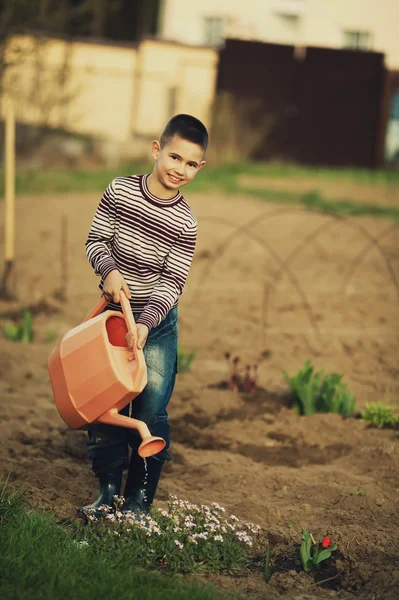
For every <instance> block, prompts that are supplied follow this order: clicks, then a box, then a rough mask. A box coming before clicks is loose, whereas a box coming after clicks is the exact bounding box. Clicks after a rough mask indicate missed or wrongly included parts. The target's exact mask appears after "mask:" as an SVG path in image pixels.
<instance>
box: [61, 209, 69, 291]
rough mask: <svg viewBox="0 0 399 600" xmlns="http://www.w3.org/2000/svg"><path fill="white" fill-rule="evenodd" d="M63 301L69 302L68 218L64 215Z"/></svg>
mask: <svg viewBox="0 0 399 600" xmlns="http://www.w3.org/2000/svg"><path fill="white" fill-rule="evenodd" d="M60 258H61V300H62V301H63V302H66V301H67V297H68V217H67V216H66V215H62V219H61V256H60Z"/></svg>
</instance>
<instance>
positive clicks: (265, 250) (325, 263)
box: [0, 193, 399, 600]
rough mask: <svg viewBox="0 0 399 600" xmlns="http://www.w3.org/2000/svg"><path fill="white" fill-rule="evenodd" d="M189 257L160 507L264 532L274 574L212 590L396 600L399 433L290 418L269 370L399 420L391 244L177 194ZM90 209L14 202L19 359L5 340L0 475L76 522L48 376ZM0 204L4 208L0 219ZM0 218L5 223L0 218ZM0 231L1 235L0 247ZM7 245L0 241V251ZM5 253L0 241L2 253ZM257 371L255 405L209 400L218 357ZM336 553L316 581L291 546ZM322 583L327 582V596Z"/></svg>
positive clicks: (340, 227) (223, 392) (83, 305)
mask: <svg viewBox="0 0 399 600" xmlns="http://www.w3.org/2000/svg"><path fill="white" fill-rule="evenodd" d="M187 198H188V199H189V200H190V203H191V204H192V206H193V208H194V210H195V212H196V213H197V216H198V219H199V242H198V248H197V251H196V256H195V260H194V263H193V268H192V271H191V274H190V277H189V281H188V284H187V287H186V292H185V294H184V296H183V298H182V300H181V306H180V338H181V343H182V345H183V348H184V349H185V350H186V351H190V350H191V349H195V350H196V358H195V360H194V362H193V365H192V368H191V370H190V371H189V372H187V373H180V374H179V376H178V381H177V384H176V388H175V392H174V395H173V398H172V401H171V404H170V410H169V414H170V419H171V425H172V447H171V454H172V458H173V460H172V461H171V463H169V464H168V465H167V467H165V474H164V476H163V478H162V479H161V483H160V487H159V491H158V495H157V499H156V504H158V505H162V503H163V502H164V501H165V500H166V499H167V497H168V495H169V494H170V493H173V494H176V495H177V496H178V497H180V498H183V499H187V500H190V501H193V502H199V503H203V504H210V503H211V502H212V501H216V502H218V503H220V504H221V505H223V506H225V507H226V509H228V510H230V511H231V512H233V513H234V514H235V515H237V516H238V517H241V518H245V519H247V520H251V521H253V522H255V523H258V524H260V525H262V526H263V527H265V528H266V530H267V532H268V538H269V541H270V543H271V545H272V554H271V572H272V577H271V579H270V581H269V583H268V584H266V583H265V582H264V579H263V575H262V568H261V563H259V564H258V565H256V564H255V565H254V567H253V569H249V570H248V571H247V572H246V573H244V574H242V575H240V576H238V577H227V576H223V577H211V578H210V579H211V580H212V581H214V582H215V583H216V584H217V585H218V586H220V587H221V588H223V589H225V590H226V591H227V592H229V591H230V592H231V593H233V592H237V591H238V592H241V593H242V595H243V597H245V598H249V599H260V598H265V599H275V598H291V599H297V600H311V599H315V598H344V599H352V598H365V599H366V598H367V599H370V600H371V599H384V600H391V599H392V600H393V599H396V598H398V597H399V550H398V548H399V527H398V525H399V518H398V509H399V460H398V459H399V439H398V437H397V434H398V432H397V431H396V432H395V431H392V430H376V429H371V428H369V427H367V425H366V424H365V423H364V422H363V421H361V420H360V419H359V418H353V419H347V420H344V419H342V418H341V417H339V416H337V415H334V414H327V415H326V414H324V415H315V416H312V417H299V416H296V415H295V414H294V413H293V411H292V409H291V408H290V399H289V394H288V390H287V385H286V383H285V380H284V378H283V374H282V372H283V370H285V371H287V372H288V373H290V374H291V373H293V372H295V371H296V370H298V369H299V368H301V367H302V366H303V365H304V363H305V361H306V360H307V359H308V358H310V359H311V360H312V361H313V363H314V365H315V367H316V368H317V369H319V368H324V369H325V370H326V372H340V373H343V374H344V381H345V382H346V383H347V384H348V386H349V388H350V390H351V391H352V392H353V393H354V394H355V395H356V397H357V411H359V410H360V409H361V408H362V407H364V405H365V403H366V402H367V401H379V400H390V401H391V402H392V403H394V404H395V405H398V404H399V397H398V392H399V367H398V356H399V351H398V350H399V331H398V323H399V307H398V295H399V288H398V278H399V233H398V230H399V228H398V225H396V224H395V223H393V222H392V221H388V220H381V219H378V220H377V219H373V218H368V217H363V218H350V219H349V218H344V219H334V218H332V217H327V216H325V215H323V214H321V213H313V212H312V213H311V212H306V211H305V210H303V209H300V208H294V207H284V208H281V207H278V206H277V205H272V204H265V203H264V202H262V201H260V200H256V199H253V198H245V197H243V198H237V197H234V198H229V197H219V196H210V195H206V196H199V195H198V196H197V195H190V194H189V193H188V194H187ZM98 200H99V195H98V194H95V193H94V194H84V195H80V194H76V193H75V194H65V195H62V196H57V197H54V196H51V195H50V196H46V197H39V196H38V197H21V198H18V201H17V223H18V233H17V239H16V246H17V259H16V265H17V266H16V272H15V277H14V289H15V292H16V294H17V297H18V300H17V301H16V302H11V303H9V302H8V303H6V302H1V303H0V315H1V320H2V321H4V320H5V319H6V318H8V317H7V315H8V316H9V315H12V313H13V312H15V313H16V314H17V313H18V310H19V308H20V307H21V306H23V305H25V306H30V307H31V310H32V312H34V329H35V332H36V337H35V341H34V343H33V344H31V345H25V344H16V343H13V342H11V341H7V340H5V339H2V340H1V351H0V370H1V382H0V386H1V398H2V401H1V405H0V439H1V444H0V461H1V462H0V464H1V472H2V473H3V474H5V473H7V472H8V471H11V481H12V482H13V483H18V484H28V486H29V490H28V493H27V495H28V498H29V499H30V501H31V502H33V503H34V504H36V505H38V506H40V507H45V508H49V509H53V510H55V511H56V512H57V514H58V515H59V517H60V518H75V512H76V509H77V507H79V506H81V505H82V504H83V503H87V502H88V501H92V500H94V499H95V497H96V495H97V481H96V479H95V478H94V476H93V475H92V473H91V468H90V463H89V461H88V460H87V458H86V447H85V442H86V434H85V432H82V431H73V430H70V429H68V428H67V426H66V425H65V424H64V423H63V421H62V420H61V418H60V417H59V416H58V413H57V411H56V408H55V406H54V402H53V397H52V391H51V387H50V383H49V377H48V372H47V357H48V354H49V352H50V351H51V349H52V346H53V345H54V344H53V343H48V342H47V341H46V340H47V339H48V337H49V336H50V337H51V336H54V335H55V336H56V338H57V339H59V338H60V337H61V336H62V335H63V334H64V333H65V332H66V331H68V329H70V328H72V327H73V326H75V325H76V324H78V323H79V322H80V320H81V319H82V318H83V317H84V316H85V314H86V313H87V312H88V310H89V309H90V308H91V307H92V305H94V304H95V302H96V300H97V298H98V291H97V283H98V280H97V278H96V277H95V276H94V274H93V273H92V272H91V269H90V267H89V265H88V263H87V261H86V258H85V254H84V241H85V237H86V234H87V231H88V228H89V226H90V222H91V219H92V216H93V213H94V210H95V208H96V205H97V202H98ZM2 203H3V201H2ZM1 214H2V215H3V214H4V211H3V207H2V209H1ZM63 215H66V216H67V218H68V252H67V256H68V266H67V273H68V279H67V290H66V291H67V302H64V303H61V302H60V301H59V300H58V299H57V296H58V295H59V290H60V287H61V279H60V264H61V262H60V252H61V246H60V237H61V236H60V232H61V218H62V216H63ZM1 231H3V230H1ZM1 235H3V233H1ZM1 243H2V244H4V240H3V239H2V240H1ZM227 351H228V352H230V353H231V354H232V355H233V356H235V355H238V356H240V364H241V365H243V366H244V365H245V364H247V363H248V364H252V365H253V364H255V363H257V364H259V388H258V390H257V392H256V393H255V394H253V395H248V394H241V393H236V392H233V391H230V390H227V389H223V386H222V385H221V384H222V383H223V382H224V381H225V380H226V377H227V376H228V368H227V364H226V360H225V358H224V353H225V352H227ZM302 527H303V528H304V529H306V530H307V531H310V532H312V534H313V535H314V537H315V538H317V539H321V538H322V537H323V536H325V535H329V536H330V537H331V538H333V540H334V541H336V542H337V543H338V547H339V550H338V551H337V553H336V554H335V558H334V560H333V561H332V562H331V563H330V566H329V567H326V568H324V569H322V570H321V572H320V574H319V577H318V579H317V578H315V577H314V576H313V575H309V574H307V573H304V572H303V571H302V570H301V568H300V565H299V563H298V557H299V553H298V547H299V544H300V540H301V528H302ZM323 580H327V581H324V583H323Z"/></svg>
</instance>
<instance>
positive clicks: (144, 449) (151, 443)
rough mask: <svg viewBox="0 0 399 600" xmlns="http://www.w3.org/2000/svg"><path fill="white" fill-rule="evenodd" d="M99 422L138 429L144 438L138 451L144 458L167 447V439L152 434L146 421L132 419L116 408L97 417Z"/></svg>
mask: <svg viewBox="0 0 399 600" xmlns="http://www.w3.org/2000/svg"><path fill="white" fill-rule="evenodd" d="M97 422H99V423H106V424H107V425H116V426H119V427H127V428H128V429H137V431H138V432H139V434H140V436H141V439H142V442H141V444H140V447H139V449H138V453H139V455H140V456H141V457H143V458H148V457H150V456H154V454H158V452H160V451H161V450H163V449H164V448H165V445H166V442H165V440H164V439H163V438H161V437H155V436H153V435H151V433H150V430H149V429H148V427H147V425H146V424H145V423H144V421H139V420H138V419H132V418H131V417H125V416H123V415H120V414H119V412H118V410H117V409H116V408H110V409H109V410H107V411H106V412H105V413H103V414H102V415H101V416H100V417H98V418H97Z"/></svg>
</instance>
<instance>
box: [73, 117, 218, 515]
mask: <svg viewBox="0 0 399 600" xmlns="http://www.w3.org/2000/svg"><path fill="white" fill-rule="evenodd" d="M207 145H208V132H207V130H206V128H205V126H204V125H203V124H202V123H201V121H199V120H198V119H196V118H195V117H192V116H190V115H185V114H180V115H176V116H175V117H173V118H172V119H171V120H170V121H169V122H168V123H167V125H166V127H165V129H164V131H163V133H162V135H161V137H160V140H159V141H153V142H152V157H153V159H154V161H155V162H154V168H153V171H152V173H151V174H150V175H134V176H128V177H119V178H117V179H115V180H114V181H112V182H111V183H110V185H109V186H108V188H107V189H106V191H105V192H104V195H103V197H102V200H101V202H100V204H99V206H98V208H97V211H96V213H95V216H94V220H93V223H92V226H91V229H90V232H89V236H88V239H87V242H86V252H87V257H88V259H89V262H90V264H91V265H92V267H93V269H94V271H95V273H96V274H97V275H99V276H101V283H100V289H101V290H102V293H103V295H104V296H105V298H106V299H107V300H108V301H109V304H108V307H107V308H110V309H112V310H120V304H119V294H120V291H121V290H123V291H124V292H125V293H126V295H127V297H128V298H129V299H130V303H131V306H132V310H133V314H134V317H135V320H136V323H137V346H138V348H143V351H144V356H145V360H146V364H147V375H148V383H147V385H146V387H145V388H144V390H143V392H142V393H141V394H140V395H139V396H137V397H136V398H135V400H134V401H133V402H132V403H131V404H130V405H129V406H127V407H126V408H125V409H124V410H123V411H121V412H122V414H125V415H128V416H131V417H133V418H135V419H140V420H142V421H144V422H145V423H146V424H147V425H148V427H149V430H150V432H151V434H152V435H154V436H159V437H162V438H163V439H164V440H165V441H166V446H165V448H164V449H163V450H162V451H161V452H159V453H158V454H157V455H155V456H153V457H151V458H148V459H147V470H146V469H145V463H144V460H143V459H142V458H141V457H140V456H139V455H138V453H137V449H138V447H139V445H140V442H141V440H140V437H139V435H138V433H137V432H136V431H135V430H130V429H125V428H122V427H114V426H107V425H99V426H95V427H93V428H92V429H91V430H90V431H89V441H88V449H89V458H91V459H92V461H93V471H94V473H95V474H96V475H97V476H98V478H99V480H100V496H99V498H98V499H97V500H96V501H95V502H94V503H93V504H91V505H90V506H85V507H83V508H81V509H80V511H79V512H80V514H81V516H85V515H86V511H87V509H91V510H90V514H94V515H95V516H98V515H99V514H100V512H101V511H100V510H99V507H100V506H101V505H104V504H105V505H108V506H112V504H113V496H114V494H116V495H120V488H121V480H122V472H123V468H124V465H125V464H126V463H127V460H128V445H129V446H130V447H131V449H132V452H131V459H130V464H129V472H128V477H127V481H126V486H125V490H124V493H123V495H124V497H125V503H124V505H123V510H124V511H133V512H136V511H138V510H144V511H148V509H149V507H150V506H151V504H152V501H153V499H154V495H155V492H156V489H157V486H158V482H159V477H160V474H161V470H162V467H163V465H164V462H165V460H170V456H169V454H168V452H167V450H168V448H169V444H170V427H169V423H168V414H167V411H166V407H167V405H168V402H169V400H170V397H171V395H172V392H173V388H174V383H175V376H176V372H177V334H178V315H177V305H178V298H179V296H180V295H181V294H182V292H183V288H184V284H185V281H186V278H187V274H188V271H189V268H190V265H191V261H192V258H193V254H194V249H195V243H196V236H197V220H196V217H195V215H194V213H193V212H192V211H191V209H190V207H189V205H188V204H187V202H186V201H185V200H184V198H183V196H182V195H181V193H180V191H179V189H180V188H181V187H183V186H185V185H188V184H189V183H190V182H191V181H192V180H193V179H194V177H195V176H196V174H197V173H198V171H200V170H201V169H202V168H203V167H204V166H205V160H204V154H205V151H206V149H207ZM126 341H127V344H128V348H129V349H130V350H132V349H133V343H134V340H133V339H132V338H131V337H129V335H128V336H126Z"/></svg>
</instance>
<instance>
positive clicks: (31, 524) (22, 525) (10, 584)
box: [0, 507, 226, 600]
mask: <svg viewBox="0 0 399 600" xmlns="http://www.w3.org/2000/svg"><path fill="white" fill-rule="evenodd" d="M0 543H1V548H2V559H1V568H0V597H1V598H4V600H6V599H11V598H12V599H13V600H25V599H26V598H27V597H29V598H30V599H31V600H36V599H39V598H40V599H46V600H58V598H62V599H63V600H68V599H70V600H86V599H87V600H91V599H92V598H119V599H120V600H128V599H130V598H132V597H135V598H136V597H137V598H140V600H169V599H170V598H173V599H174V600H186V599H187V598H191V599H192V600H223V599H225V600H226V597H225V596H224V595H222V594H221V593H219V592H218V591H217V590H216V589H215V588H213V587H211V586H209V585H207V586H204V587H201V586H200V584H199V583H195V582H194V583H191V584H184V582H183V581H182V577H181V576H176V575H174V576H171V575H167V574H160V573H156V572H155V571H145V570H143V569H138V568H135V567H133V566H132V565H131V564H130V561H129V556H128V553H127V552H125V553H124V552H123V551H121V550H119V551H118V550H115V552H114V554H113V555H112V556H110V554H109V553H107V552H104V551H103V550H102V549H98V548H91V547H90V546H88V547H86V546H85V545H82V544H79V543H77V542H76V541H75V540H74V538H73V537H72V536H71V532H70V531H68V527H67V526H66V525H64V526H61V525H59V524H57V522H56V518H55V516H54V515H51V514H46V513H44V512H40V511H37V510H27V509H25V508H23V507H22V508H21V507H19V508H18V507H15V508H14V510H12V513H11V515H10V514H9V515H8V517H7V519H6V520H5V522H4V523H3V525H2V527H1V528H0Z"/></svg>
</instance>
